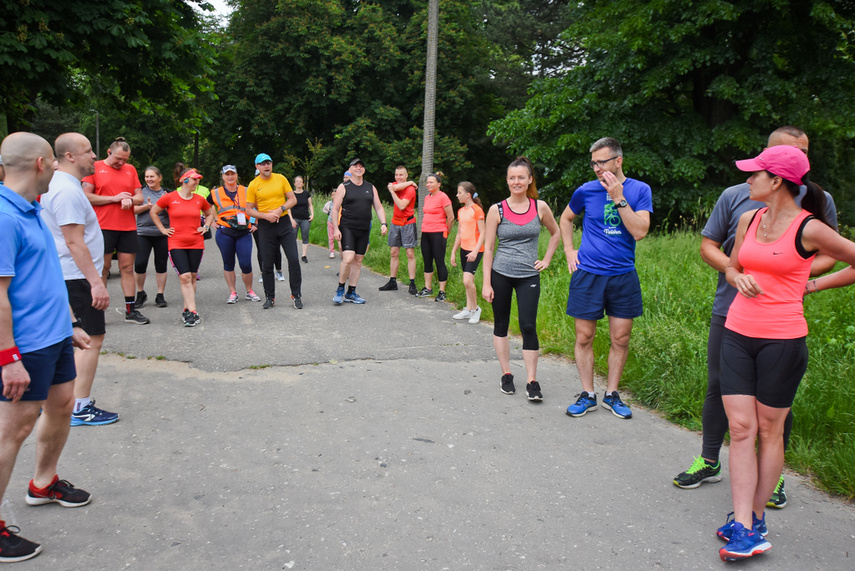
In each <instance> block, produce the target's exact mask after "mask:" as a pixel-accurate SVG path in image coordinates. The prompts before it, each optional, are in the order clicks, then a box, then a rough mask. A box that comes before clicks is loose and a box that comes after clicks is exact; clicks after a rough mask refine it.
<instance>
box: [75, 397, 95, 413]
mask: <svg viewBox="0 0 855 571" xmlns="http://www.w3.org/2000/svg"><path fill="white" fill-rule="evenodd" d="M90 402H92V397H86V398H85V399H74V412H80V411H81V410H83V408H84V407H86V406H87V405H88V404H89V403H90Z"/></svg>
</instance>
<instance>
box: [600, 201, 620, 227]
mask: <svg viewBox="0 0 855 571" xmlns="http://www.w3.org/2000/svg"><path fill="white" fill-rule="evenodd" d="M620 222H621V220H620V214H618V211H617V208H615V203H614V202H612V201H611V200H606V204H605V206H604V207H603V223H604V224H605V225H606V228H605V229H603V234H607V235H609V236H619V235H620V234H621V231H620V230H618V229H617V227H618V226H620ZM609 226H610V227H611V228H609Z"/></svg>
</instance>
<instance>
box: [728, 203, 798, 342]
mask: <svg viewBox="0 0 855 571" xmlns="http://www.w3.org/2000/svg"><path fill="white" fill-rule="evenodd" d="M766 210H767V209H766V208H761V209H760V210H758V211H757V214H756V215H755V216H754V219H753V220H752V221H751V224H749V225H748V231H747V232H746V233H745V239H744V240H743V242H742V247H741V248H740V250H739V257H738V259H739V263H740V264H741V265H742V267H743V268H744V271H745V273H746V274H750V275H752V276H754V279H755V280H757V284H758V285H759V286H760V289H761V290H763V294H762V295H758V296H757V297H755V298H751V299H749V298H747V297H745V296H743V295H740V294H737V295H736V298H735V299H734V300H733V303H732V304H731V305H730V310H729V311H728V312H727V321H725V324H724V326H725V327H726V328H728V329H730V330H731V331H735V332H737V333H739V334H741V335H745V336H746V337H755V338H759V339H798V338H799V337H804V336H805V335H807V333H808V327H807V322H806V321H805V317H804V304H803V303H802V298H803V292H804V289H805V284H807V281H808V278H809V277H810V263H811V260H812V259H813V254H811V255H810V256H808V257H807V258H804V257H803V256H802V255H801V254H800V253H799V250H798V249H797V248H796V239H797V238H800V236H799V228H800V227H801V225H802V221H804V219H805V218H807V217H808V216H810V212H808V211H807V210H802V212H801V213H800V214H799V215H798V216H797V217H796V219H795V220H793V223H792V224H790V227H789V228H787V230H786V232H784V234H783V235H782V236H781V237H780V238H778V239H777V240H775V241H774V242H772V243H771V244H761V243H760V242H758V241H757V229H758V227H759V225H760V218H761V217H762V216H763V214H764V213H765V212H766Z"/></svg>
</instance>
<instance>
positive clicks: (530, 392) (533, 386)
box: [525, 381, 543, 401]
mask: <svg viewBox="0 0 855 571" xmlns="http://www.w3.org/2000/svg"><path fill="white" fill-rule="evenodd" d="M525 394H526V396H528V400H531V401H542V400H543V393H542V392H540V383H538V382H537V381H532V382H530V383H527V384H526V386H525Z"/></svg>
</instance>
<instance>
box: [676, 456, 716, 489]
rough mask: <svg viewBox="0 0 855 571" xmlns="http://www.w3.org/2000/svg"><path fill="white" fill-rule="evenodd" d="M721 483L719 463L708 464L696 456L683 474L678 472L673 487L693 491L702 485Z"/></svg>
mask: <svg viewBox="0 0 855 571" xmlns="http://www.w3.org/2000/svg"><path fill="white" fill-rule="evenodd" d="M705 482H706V483H710V484H712V483H715V482H721V462H716V463H715V464H708V463H707V461H706V460H704V459H703V458H701V457H700V456H698V457H697V458H695V459H694V461H693V462H692V465H691V466H689V469H688V470H686V471H685V472H680V473H679V474H677V477H675V478H674V485H675V486H677V487H678V488H683V489H684V490H694V489H695V488H697V487H698V486H700V485H701V484H703V483H705Z"/></svg>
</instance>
